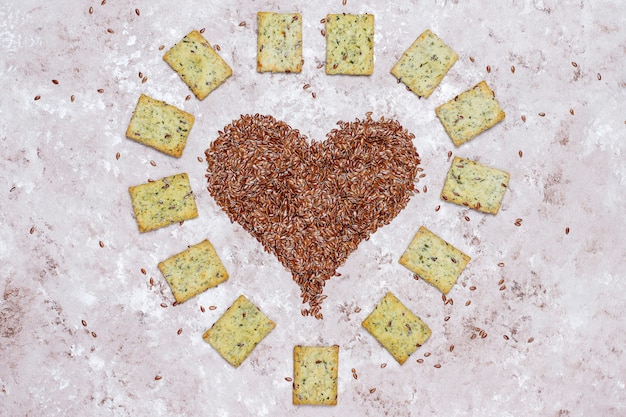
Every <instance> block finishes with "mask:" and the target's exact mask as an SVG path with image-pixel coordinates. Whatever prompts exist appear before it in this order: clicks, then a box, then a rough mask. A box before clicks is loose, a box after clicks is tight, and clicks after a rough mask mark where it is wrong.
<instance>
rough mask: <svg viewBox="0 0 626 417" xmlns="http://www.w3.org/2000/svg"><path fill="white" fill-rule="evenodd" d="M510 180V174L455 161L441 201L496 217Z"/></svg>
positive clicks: (444, 186)
mask: <svg viewBox="0 0 626 417" xmlns="http://www.w3.org/2000/svg"><path fill="white" fill-rule="evenodd" d="M509 179H510V174H509V173H508V172H506V171H502V170H499V169H496V168H491V167H488V166H485V165H482V164H480V163H478V162H475V161H472V160H470V159H465V158H460V157H454V159H453V160H452V165H450V169H449V170H448V174H447V176H446V181H445V183H444V185H443V189H442V190H441V196H440V197H441V199H442V200H444V201H448V202H450V203H455V204H459V205H461V206H465V207H469V208H472V209H474V210H478V211H482V212H484V213H490V214H497V213H498V211H499V210H500V206H501V204H502V199H503V198H504V193H505V192H506V189H507V188H508V186H509Z"/></svg>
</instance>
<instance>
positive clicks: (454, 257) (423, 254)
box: [400, 226, 471, 294]
mask: <svg viewBox="0 0 626 417" xmlns="http://www.w3.org/2000/svg"><path fill="white" fill-rule="evenodd" d="M470 259H471V258H470V257H469V256H468V255H466V254H465V253H463V252H461V251H460V250H459V249H457V248H455V247H454V246H452V245H451V244H450V243H448V242H446V241H445V240H443V239H442V238H441V237H439V236H437V235H436V234H434V233H433V232H431V231H430V230H428V229H427V228H425V227H424V226H421V227H420V228H419V230H418V231H417V233H416V234H415V236H414V237H413V240H411V243H410V244H409V246H408V248H407V249H406V251H405V252H404V253H403V254H402V256H401V257H400V264H401V265H403V266H404V267H406V268H408V269H409V270H410V271H411V272H413V273H414V274H416V275H417V276H419V277H420V278H422V279H423V280H424V281H426V282H428V283H429V284H431V285H433V286H434V287H436V288H437V289H439V291H441V292H442V293H444V294H447V293H448V292H449V291H450V289H452V287H453V286H454V284H455V283H456V280H457V279H458V277H459V275H461V272H463V269H465V266H466V265H467V263H468V262H469V261H470Z"/></svg>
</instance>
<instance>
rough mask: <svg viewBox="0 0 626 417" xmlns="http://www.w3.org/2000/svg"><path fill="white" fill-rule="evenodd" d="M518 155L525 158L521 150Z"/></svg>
mask: <svg viewBox="0 0 626 417" xmlns="http://www.w3.org/2000/svg"><path fill="white" fill-rule="evenodd" d="M517 154H518V155H519V157H520V158H521V157H522V156H524V152H522V151H521V150H519V151H517Z"/></svg>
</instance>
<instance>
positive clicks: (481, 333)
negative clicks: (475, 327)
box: [479, 330, 487, 339]
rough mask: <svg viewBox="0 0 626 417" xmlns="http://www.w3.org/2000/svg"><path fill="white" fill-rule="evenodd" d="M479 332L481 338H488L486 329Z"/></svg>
mask: <svg viewBox="0 0 626 417" xmlns="http://www.w3.org/2000/svg"><path fill="white" fill-rule="evenodd" d="M479 334H480V338H481V339H484V338H486V337H487V332H486V331H484V330H481V331H480V333H479Z"/></svg>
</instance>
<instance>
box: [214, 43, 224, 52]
mask: <svg viewBox="0 0 626 417" xmlns="http://www.w3.org/2000/svg"><path fill="white" fill-rule="evenodd" d="M213 48H214V49H215V50H216V51H217V52H219V51H221V50H222V47H221V46H219V45H218V44H215V45H214V46H213Z"/></svg>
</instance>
